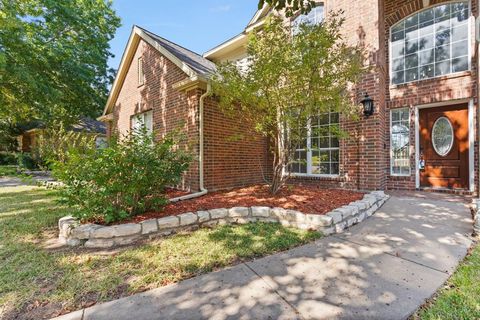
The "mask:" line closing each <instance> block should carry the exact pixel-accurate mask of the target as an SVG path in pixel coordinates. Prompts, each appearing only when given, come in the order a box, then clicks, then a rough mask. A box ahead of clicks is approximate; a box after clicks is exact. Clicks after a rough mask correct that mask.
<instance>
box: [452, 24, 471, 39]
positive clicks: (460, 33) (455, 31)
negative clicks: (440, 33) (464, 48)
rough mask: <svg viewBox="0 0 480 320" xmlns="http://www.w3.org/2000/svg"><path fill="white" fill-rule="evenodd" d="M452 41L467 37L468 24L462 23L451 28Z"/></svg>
mask: <svg viewBox="0 0 480 320" xmlns="http://www.w3.org/2000/svg"><path fill="white" fill-rule="evenodd" d="M452 39H453V41H459V40H466V39H468V25H466V24H464V25H461V26H458V27H455V28H452Z"/></svg>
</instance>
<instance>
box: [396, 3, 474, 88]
mask: <svg viewBox="0 0 480 320" xmlns="http://www.w3.org/2000/svg"><path fill="white" fill-rule="evenodd" d="M468 17H469V4H468V1H455V2H449V3H446V4H441V5H437V6H434V7H431V8H428V9H425V10H422V11H420V12H418V13H416V14H414V15H412V16H410V17H408V18H406V19H404V20H402V21H400V22H399V23H397V24H395V25H394V26H393V27H392V28H391V30H390V79H391V83H392V84H402V83H408V82H413V81H417V80H423V79H429V78H434V77H438V76H442V75H446V74H450V73H455V72H461V71H466V70H469V51H470V48H469V24H468Z"/></svg>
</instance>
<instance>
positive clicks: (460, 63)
mask: <svg viewBox="0 0 480 320" xmlns="http://www.w3.org/2000/svg"><path fill="white" fill-rule="evenodd" d="M466 70H468V57H462V58H457V59H453V60H452V72H460V71H466Z"/></svg>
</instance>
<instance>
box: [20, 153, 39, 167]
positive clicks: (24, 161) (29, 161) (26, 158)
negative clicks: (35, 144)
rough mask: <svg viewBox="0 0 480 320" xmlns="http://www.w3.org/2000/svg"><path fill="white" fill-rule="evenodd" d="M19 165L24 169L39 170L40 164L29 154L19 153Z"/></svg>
mask: <svg viewBox="0 0 480 320" xmlns="http://www.w3.org/2000/svg"><path fill="white" fill-rule="evenodd" d="M17 165H18V166H19V167H20V168H22V169H27V170H34V169H38V168H39V165H40V163H39V162H38V160H37V159H35V158H34V157H33V156H32V154H31V153H29V152H19V153H18V154H17Z"/></svg>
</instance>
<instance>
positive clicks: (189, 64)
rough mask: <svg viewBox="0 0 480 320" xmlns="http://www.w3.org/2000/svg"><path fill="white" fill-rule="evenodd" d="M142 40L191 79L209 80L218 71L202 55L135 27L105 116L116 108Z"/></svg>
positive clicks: (106, 107) (105, 110) (104, 112)
mask: <svg viewBox="0 0 480 320" xmlns="http://www.w3.org/2000/svg"><path fill="white" fill-rule="evenodd" d="M140 40H144V41H145V42H147V43H148V44H150V45H151V46H152V47H154V48H155V49H156V50H158V51H159V52H160V53H161V54H162V55H163V56H165V57H166V58H167V59H168V60H170V61H171V62H173V63H174V64H175V65H176V66H177V67H179V68H180V69H181V70H182V71H183V72H185V73H186V74H187V75H188V76H189V77H190V78H191V79H199V78H200V79H207V78H208V77H209V76H210V75H211V74H213V73H214V72H215V70H216V67H215V64H214V63H213V62H211V61H210V60H207V59H205V58H204V57H202V56H201V55H199V54H197V53H195V52H193V51H191V50H188V49H186V48H184V47H182V46H180V45H178V44H176V43H173V42H171V41H169V40H167V39H165V38H162V37H160V36H158V35H156V34H154V33H152V32H150V31H147V30H145V29H143V28H140V27H138V26H133V28H132V33H131V34H130V38H129V39H128V43H127V46H126V48H125V51H124V53H123V56H122V59H121V62H120V66H119V68H118V71H117V76H116V77H115V80H114V82H113V85H112V88H111V90H110V94H109V96H108V100H107V103H106V105H105V109H104V111H103V115H104V116H105V115H107V114H108V113H110V112H111V110H112V109H113V107H114V104H115V101H116V100H117V97H118V94H119V93H120V90H121V88H122V85H123V82H124V80H125V77H126V75H127V72H128V69H129V68H130V65H131V62H132V59H133V56H134V55H135V52H136V50H137V47H138V44H139V43H140Z"/></svg>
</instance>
